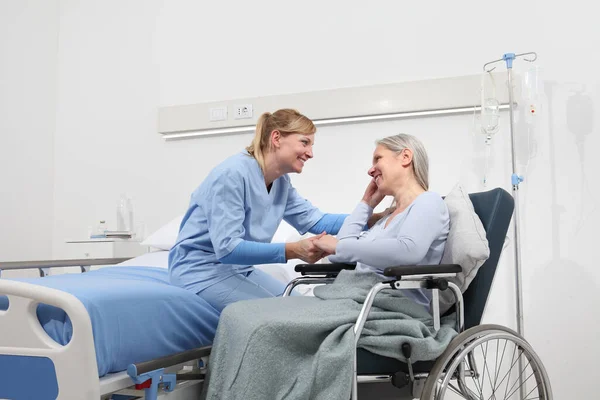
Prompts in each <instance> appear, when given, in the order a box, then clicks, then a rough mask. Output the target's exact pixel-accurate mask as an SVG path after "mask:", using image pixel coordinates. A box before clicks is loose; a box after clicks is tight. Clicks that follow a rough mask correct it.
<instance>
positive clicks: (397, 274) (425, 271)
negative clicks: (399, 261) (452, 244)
mask: <svg viewBox="0 0 600 400" xmlns="http://www.w3.org/2000/svg"><path fill="white" fill-rule="evenodd" d="M461 271H462V267H461V266H460V265H458V264H439V265H399V266H396V267H387V268H386V269H384V270H383V275H385V276H390V277H394V278H402V277H403V276H410V275H436V274H453V273H459V272H461Z"/></svg>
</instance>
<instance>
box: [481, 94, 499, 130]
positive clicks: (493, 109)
mask: <svg viewBox="0 0 600 400" xmlns="http://www.w3.org/2000/svg"><path fill="white" fill-rule="evenodd" d="M499 119H500V102H499V101H498V100H497V99H495V98H491V97H490V98H487V99H484V100H483V103H482V105H481V131H482V133H484V134H486V135H491V134H494V133H496V132H498V128H499V125H498V121H499Z"/></svg>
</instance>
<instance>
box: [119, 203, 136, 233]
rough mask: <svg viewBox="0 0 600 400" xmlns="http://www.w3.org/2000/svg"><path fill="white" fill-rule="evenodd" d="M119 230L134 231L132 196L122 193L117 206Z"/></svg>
mask: <svg viewBox="0 0 600 400" xmlns="http://www.w3.org/2000/svg"><path fill="white" fill-rule="evenodd" d="M117 230H118V231H125V232H132V231H133V205H132V202H131V198H129V197H127V196H125V195H121V198H120V199H119V204H118V206H117Z"/></svg>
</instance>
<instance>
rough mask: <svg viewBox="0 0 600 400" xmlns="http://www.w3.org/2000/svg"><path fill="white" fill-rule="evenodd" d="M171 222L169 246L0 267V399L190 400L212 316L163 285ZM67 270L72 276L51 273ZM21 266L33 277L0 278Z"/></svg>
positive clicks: (287, 271) (281, 274)
mask: <svg viewBox="0 0 600 400" xmlns="http://www.w3.org/2000/svg"><path fill="white" fill-rule="evenodd" d="M178 225H179V224H178V223H177V224H174V223H170V224H167V225H166V226H165V227H163V228H161V229H160V230H159V232H162V233H161V235H162V236H161V238H160V240H161V241H162V242H165V241H166V242H169V244H168V245H166V247H165V246H161V247H160V248H159V251H153V252H151V253H147V254H144V255H141V256H138V257H135V258H132V259H127V258H111V259H81V260H52V261H25V262H0V327H1V329H0V399H5V398H9V399H35V400H43V399H56V398H58V399H77V400H81V399H93V400H96V399H103V400H108V399H112V400H128V399H146V400H155V399H161V400H162V399H164V400H167V399H168V400H187V399H197V398H198V396H199V394H200V390H201V384H202V380H203V374H204V368H203V367H204V366H205V363H206V358H207V356H208V354H209V353H210V347H209V346H210V344H211V343H212V340H213V337H214V333H215V330H216V327H217V323H218V312H217V311H216V310H214V309H213V308H212V307H211V306H210V305H209V304H208V303H206V302H205V301H204V300H203V299H202V298H200V297H199V296H197V295H195V294H193V293H191V292H189V291H187V290H185V289H181V288H179V287H175V286H172V285H170V284H169V277H168V269H167V267H168V253H169V252H168V251H166V250H160V249H162V248H165V249H166V248H168V247H169V246H170V245H171V244H172V243H174V242H175V240H176V236H177V227H178ZM173 227H175V229H173ZM165 229H167V230H168V232H167V233H165V231H164V230H165ZM165 235H166V236H167V238H165V237H164V236H165ZM290 264H291V263H290ZM65 267H66V268H69V269H70V270H72V269H76V270H77V272H79V273H69V274H57V275H53V274H51V272H52V271H53V269H54V268H65ZM257 268H259V269H261V270H263V271H264V272H266V273H269V274H270V275H272V276H273V277H275V278H276V279H278V280H280V281H282V282H286V283H287V282H288V281H289V280H290V278H291V277H293V276H297V275H298V274H295V273H293V272H292V268H293V267H292V266H291V265H285V264H283V265H282V264H276V265H264V266H257ZM25 269H28V270H30V269H37V270H38V271H39V275H40V278H33V279H32V278H29V279H2V271H15V270H25ZM69 272H74V271H69Z"/></svg>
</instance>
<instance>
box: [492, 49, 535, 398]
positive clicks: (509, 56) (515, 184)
mask: <svg viewBox="0 0 600 400" xmlns="http://www.w3.org/2000/svg"><path fill="white" fill-rule="evenodd" d="M518 57H523V59H524V60H525V61H529V62H533V61H535V60H536V59H537V54H536V53H534V52H529V53H521V54H514V53H506V54H504V55H503V56H502V58H501V59H499V60H494V61H490V62H488V63H485V64H484V65H483V70H484V71H485V72H492V71H493V70H494V69H496V67H493V68H492V69H487V68H486V67H487V66H488V65H491V64H495V63H497V62H501V61H504V62H505V63H506V72H507V74H508V109H509V111H510V139H511V157H512V170H513V173H512V176H511V183H512V192H513V198H514V199H515V218H514V221H513V227H514V236H515V274H516V276H515V291H516V292H517V332H518V333H519V335H520V336H524V332H523V331H524V330H523V288H522V286H521V284H522V282H521V247H520V243H521V238H520V236H521V235H520V233H519V183H521V182H523V176H521V175H517V157H516V154H515V151H516V147H517V146H516V138H515V133H514V112H513V108H514V102H513V101H514V100H513V97H514V94H513V85H512V64H513V61H514V60H515V59H516V58H518ZM527 57H532V58H527ZM522 364H523V360H522V358H521V357H519V371H523V365H522ZM519 382H520V383H521V385H520V391H519V392H520V394H521V399H524V398H525V386H524V382H523V378H522V376H519Z"/></svg>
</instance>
